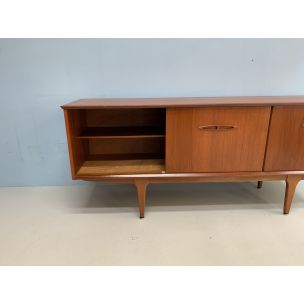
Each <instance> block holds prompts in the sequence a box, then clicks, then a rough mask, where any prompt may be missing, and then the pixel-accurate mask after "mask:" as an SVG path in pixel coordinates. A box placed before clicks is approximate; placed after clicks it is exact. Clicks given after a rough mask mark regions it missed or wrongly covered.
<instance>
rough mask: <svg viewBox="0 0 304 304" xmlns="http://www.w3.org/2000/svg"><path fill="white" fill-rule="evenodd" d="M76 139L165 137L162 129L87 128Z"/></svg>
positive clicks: (144, 127)
mask: <svg viewBox="0 0 304 304" xmlns="http://www.w3.org/2000/svg"><path fill="white" fill-rule="evenodd" d="M75 137H76V138H147V137H154V138H158V137H165V130H164V128H161V127H148V126H143V127H98V128H97V127H96V128H87V129H85V131H84V132H83V133H82V134H80V135H78V136H75Z"/></svg>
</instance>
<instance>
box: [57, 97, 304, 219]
mask: <svg viewBox="0 0 304 304" xmlns="http://www.w3.org/2000/svg"><path fill="white" fill-rule="evenodd" d="M62 108H63V110H64V117H65V123H66V133H67V141H68V147H69V156H70V166H71V173H72V178H73V179H81V180H88V181H106V182H119V183H120V182H126V183H134V184H135V186H136V189H137V194H138V204H139V214H140V217H141V218H143V217H144V209H145V201H146V189H147V186H148V184H149V183H166V182H167V183H168V182H170V183H175V182H176V183H178V182H191V183H192V182H219V181H258V187H261V186H262V181H264V180H284V181H285V182H286V189H285V200H284V208H283V212H284V214H287V213H288V212H289V210H290V206H291V203H292V199H293V195H294V192H295V189H296V186H297V184H298V182H299V181H300V180H301V179H302V178H303V176H304V96H279V97H202V98H198V97H197V98H193V97H192V98H187V97H184V98H143V99H133V98H132V99H86V100H84V99H81V100H78V101H74V102H71V103H68V104H65V105H63V106H62Z"/></svg>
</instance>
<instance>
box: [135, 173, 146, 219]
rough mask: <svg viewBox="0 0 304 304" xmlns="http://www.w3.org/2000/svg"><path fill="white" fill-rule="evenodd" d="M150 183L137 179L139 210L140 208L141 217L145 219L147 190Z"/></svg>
mask: <svg viewBox="0 0 304 304" xmlns="http://www.w3.org/2000/svg"><path fill="white" fill-rule="evenodd" d="M147 185H148V182H147V181H146V180H145V179H136V180H135V186H136V189H137V196H138V208H139V217H140V218H144V217H145V205H146V190H147Z"/></svg>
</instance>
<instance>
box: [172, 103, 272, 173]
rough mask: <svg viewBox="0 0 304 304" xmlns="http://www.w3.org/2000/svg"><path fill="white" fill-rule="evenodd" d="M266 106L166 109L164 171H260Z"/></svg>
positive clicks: (268, 116) (264, 134)
mask: <svg viewBox="0 0 304 304" xmlns="http://www.w3.org/2000/svg"><path fill="white" fill-rule="evenodd" d="M269 118H270V107H202V108H175V109H167V117H166V171H167V172H168V173H170V172H172V173H173V172H181V173H185V172H236V171H262V168H263V161H264V154H265V147H266V140H267V132H268V126H269Z"/></svg>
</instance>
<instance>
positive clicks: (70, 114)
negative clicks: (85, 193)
mask: <svg viewBox="0 0 304 304" xmlns="http://www.w3.org/2000/svg"><path fill="white" fill-rule="evenodd" d="M64 118H65V126H66V135H67V142H68V148H69V157H70V166H71V175H72V178H73V179H76V174H77V171H78V170H79V168H80V167H81V165H82V164H83V162H84V160H85V155H86V151H87V147H86V145H87V143H86V141H81V140H80V139H77V138H75V136H76V135H79V134H80V132H81V131H82V130H83V128H84V125H85V121H84V115H83V113H82V112H81V110H64Z"/></svg>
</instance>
